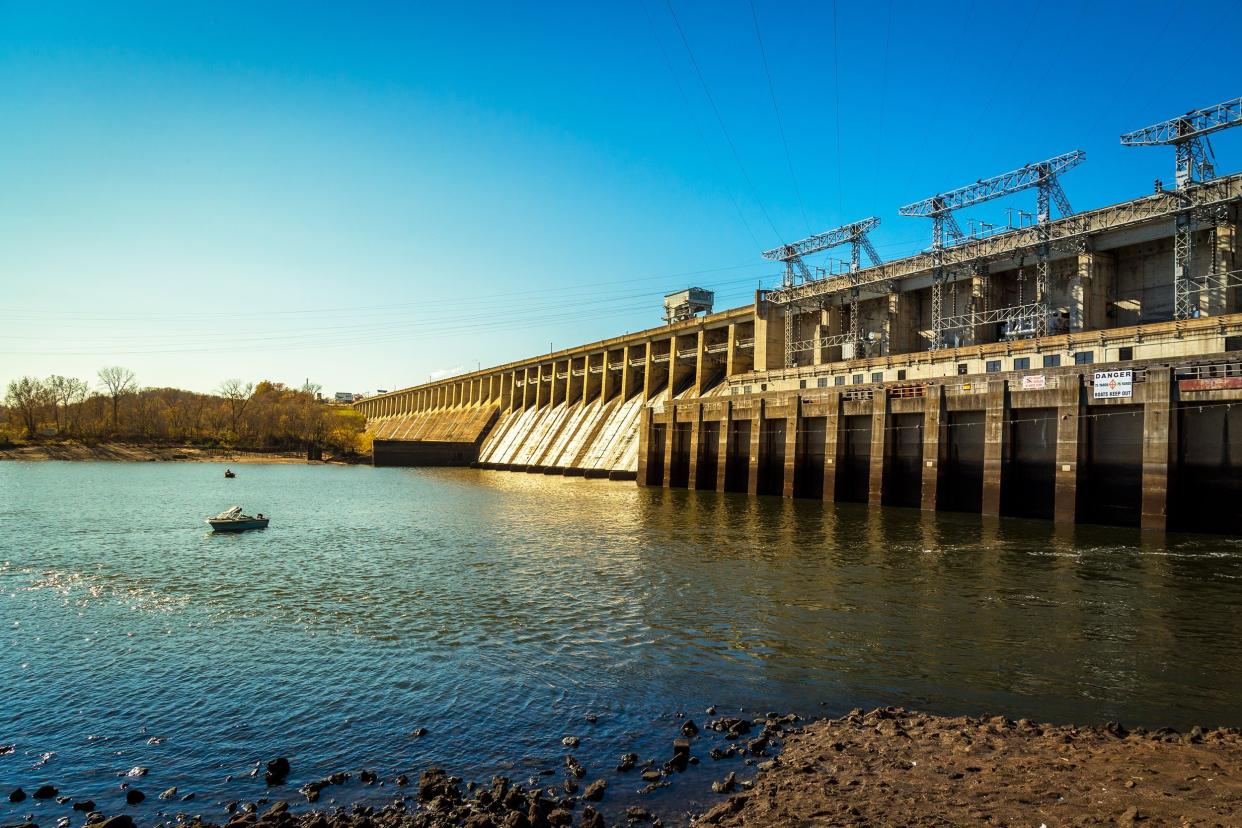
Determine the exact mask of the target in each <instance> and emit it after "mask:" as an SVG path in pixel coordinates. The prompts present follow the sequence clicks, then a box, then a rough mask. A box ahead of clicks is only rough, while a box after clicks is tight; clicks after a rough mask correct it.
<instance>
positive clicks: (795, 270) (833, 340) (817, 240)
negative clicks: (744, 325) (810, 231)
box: [763, 216, 880, 368]
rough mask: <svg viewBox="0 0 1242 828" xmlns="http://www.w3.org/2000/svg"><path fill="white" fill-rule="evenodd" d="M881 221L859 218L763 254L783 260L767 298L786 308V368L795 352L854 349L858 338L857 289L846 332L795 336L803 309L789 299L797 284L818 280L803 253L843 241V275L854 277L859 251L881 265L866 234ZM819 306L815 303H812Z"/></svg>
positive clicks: (849, 309)
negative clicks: (776, 284) (833, 347)
mask: <svg viewBox="0 0 1242 828" xmlns="http://www.w3.org/2000/svg"><path fill="white" fill-rule="evenodd" d="M879 223H880V220H879V218H877V217H875V216H871V217H870V218H865V219H863V220H862V221H856V222H854V223H852V224H846V225H842V226H841V227H837V228H835V229H833V230H827V231H825V232H823V233H817V234H816V235H814V236H810V237H808V238H805V239H802V240H801V241H796V242H793V243H791V244H784V245H781V246H780V247H774V248H772V249H771V250H767V251H765V252H764V254H763V258H765V259H767V260H769V261H773V262H784V264H785V274H784V277H783V278H782V281H781V287H780V288H779V289H777V290H773V291H769V292H768V299H769V301H772V302H775V303H778V304H783V305H784V308H785V367H786V368H792V367H793V366H794V365H795V363H796V362H797V358H798V354H799V353H801V352H803V351H807V350H810V349H812V348H822V347H828V346H831V345H844V344H847V343H850V344H852V345H853V347H854V349H855V351H857V348H858V343H859V342H860V341H861V336H862V334H861V331H860V330H859V318H858V291H857V289H855V290H853V291H851V293H850V295H849V301H848V313H849V323H848V332H847V333H845V334H841V335H839V336H833V337H818V338H812V339H800V338H799V336H798V331H797V327H798V315H799V314H800V313H801V312H802V311H803V310H804V309H805V308H806V305H805V304H804V303H801V302H798V301H797V300H795V299H793V298H792V292H793V290H794V288H795V287H797V286H798V285H799V284H801V285H807V284H813V283H815V282H816V281H817V280H816V279H815V278H814V277H813V276H812V274H811V270H810V268H808V267H807V266H806V262H805V261H803V257H804V256H812V255H814V254H816V253H822V252H823V251H825V250H830V249H832V248H834V247H840V246H841V245H843V244H848V245H849V246H850V265H849V268H850V269H849V272H848V273H847V274H846V278H847V279H849V278H854V277H856V276H857V274H858V273H859V267H860V266H861V264H862V254H863V253H866V254H867V258H868V259H870V260H871V264H872V265H878V264H880V256H879V254H878V253H876V251H875V247H873V246H872V244H871V241H870V239H868V238H867V233H868V232H870V231H871V230H872V229H874V228H875V227H876V226H877V225H878V224H879ZM815 307H818V306H815Z"/></svg>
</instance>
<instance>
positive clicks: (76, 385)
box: [45, 374, 89, 431]
mask: <svg viewBox="0 0 1242 828" xmlns="http://www.w3.org/2000/svg"><path fill="white" fill-rule="evenodd" d="M45 387H46V389H47V393H48V396H49V398H50V400H51V403H52V416H53V418H54V419H55V421H56V430H57V431H60V429H61V426H62V425H64V426H66V427H67V426H68V425H69V406H71V405H73V404H74V403H75V402H78V401H79V400H84V399H86V395H87V393H88V391H89V388H88V387H87V385H86V383H85V382H83V381H82V380H80V379H77V378H76V377H62V376H61V375H60V374H53V375H52V376H50V377H48V378H47V382H46V383H45ZM62 413H64V415H65V420H64V422H63V423H62V422H61V414H62Z"/></svg>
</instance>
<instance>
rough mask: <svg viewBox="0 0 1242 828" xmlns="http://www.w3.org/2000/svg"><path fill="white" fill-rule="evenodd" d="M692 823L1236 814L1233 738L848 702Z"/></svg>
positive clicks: (1241, 801) (1138, 821) (1075, 820)
mask: <svg viewBox="0 0 1242 828" xmlns="http://www.w3.org/2000/svg"><path fill="white" fill-rule="evenodd" d="M698 823H699V824H703V825H716V826H722V828H723V826H730V827H731V828H742V826H746V827H747V828H749V827H750V826H795V825H798V826H802V825H839V826H862V825H908V826H933V825H935V826H942V825H998V826H1000V825H1006V826H1031V828H1037V826H1041V825H1042V826H1047V828H1054V826H1062V825H1145V826H1146V825H1152V826H1154V825H1175V826H1217V825H1220V826H1231V825H1242V737H1240V736H1239V731H1238V730H1237V729H1235V728H1227V729H1218V730H1203V729H1201V728H1194V729H1192V730H1191V732H1189V733H1186V734H1180V733H1177V732H1175V731H1172V730H1168V729H1164V730H1158V731H1153V732H1148V731H1145V730H1142V729H1139V728H1135V729H1134V730H1132V731H1128V730H1127V729H1126V728H1124V727H1123V726H1121V725H1117V724H1111V725H1105V726H1102V727H1092V728H1080V727H1074V726H1060V725H1045V724H1035V723H1032V722H1029V721H1026V720H1020V721H1017V722H1014V721H1010V720H1009V719H1006V718H1004V717H1003V716H997V717H994V718H987V719H974V718H966V717H959V718H944V717H938V716H924V715H919V714H917V713H912V712H908V711H905V710H902V709H900V708H884V709H880V710H874V711H872V712H870V713H866V714H864V713H863V712H862V711H861V710H856V711H853V712H852V713H851V714H850V715H848V716H845V717H843V718H841V719H836V720H831V721H821V722H817V723H815V724H812V725H810V726H808V727H807V728H805V729H804V730H802V731H799V732H796V733H792V734H790V736H789V739H788V741H787V743H786V745H785V749H784V751H783V752H782V754H781V756H780V757H779V758H777V759H775V760H773V761H772V763H771V764H769V765H762V766H760V769H759V772H758V775H757V776H756V779H755V784H754V787H753V789H752V790H750V791H747V792H745V793H742V794H738V795H735V796H734V797H732V798H730V799H729V800H727V801H726V802H724V803H721V804H719V805H717V806H715V807H714V808H712V809H711V810H710V811H709V812H708V813H706V814H704V815H703V816H702V817H701V818H700V819H699V820H698Z"/></svg>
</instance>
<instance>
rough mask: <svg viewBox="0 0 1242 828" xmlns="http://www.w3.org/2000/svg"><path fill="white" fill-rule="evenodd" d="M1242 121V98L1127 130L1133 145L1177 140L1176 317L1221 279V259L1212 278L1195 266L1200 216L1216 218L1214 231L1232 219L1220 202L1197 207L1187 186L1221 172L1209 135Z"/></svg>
mask: <svg viewBox="0 0 1242 828" xmlns="http://www.w3.org/2000/svg"><path fill="white" fill-rule="evenodd" d="M1239 124H1242V98H1234V99H1232V100H1229V101H1223V102H1221V103H1218V104H1215V105H1213V106H1205V107H1204V108H1202V109H1195V110H1192V111H1190V112H1187V113H1186V114H1185V115H1179V116H1178V117H1176V118H1170V119H1169V120H1167V121H1161V122H1160V123H1158V124H1152V125H1151V126H1149V127H1143V128H1142V129H1136V130H1134V131H1133V132H1127V133H1126V134H1125V135H1122V136H1121V143H1122V145H1124V146H1127V147H1151V146H1172V147H1173V150H1174V158H1175V167H1174V173H1173V175H1174V178H1173V180H1174V182H1175V183H1176V187H1177V190H1176V191H1175V192H1174V193H1173V195H1175V196H1177V197H1179V198H1181V200H1182V202H1183V204H1184V205H1186V206H1185V208H1184V209H1182V210H1179V211H1178V213H1177V215H1176V216H1175V217H1174V233H1173V317H1174V318H1175V319H1189V318H1191V317H1192V316H1195V315H1196V314H1197V312H1198V310H1199V308H1198V306H1197V303H1196V301H1195V299H1194V297H1195V296H1196V295H1197V294H1199V293H1200V292H1202V291H1204V290H1207V289H1209V287H1210V283H1212V282H1216V281H1218V275H1217V273H1216V271H1217V262H1216V259H1215V256H1213V259H1212V267H1211V268H1210V270H1209V273H1208V274H1207V277H1206V279H1201V278H1197V277H1195V276H1194V274H1193V273H1192V270H1191V265H1192V262H1193V259H1194V230H1195V222H1196V221H1197V220H1202V221H1206V222H1208V223H1210V224H1211V226H1212V232H1213V234H1215V233H1216V229H1217V227H1219V226H1220V224H1221V222H1223V221H1224V220H1225V219H1226V212H1225V208H1223V207H1219V208H1216V209H1214V210H1211V211H1209V212H1208V213H1207V214H1206V215H1204V214H1203V213H1202V212H1196V211H1195V210H1194V209H1192V207H1191V203H1192V201H1191V199H1190V198H1189V197H1188V196H1187V190H1189V189H1190V188H1192V187H1194V186H1196V185H1199V184H1202V183H1203V182H1205V181H1210V180H1211V179H1213V178H1215V177H1216V158H1215V154H1214V153H1213V152H1212V145H1211V143H1210V142H1209V141H1208V139H1207V136H1208V135H1210V134H1211V133H1213V132H1219V131H1220V130H1222V129H1228V128H1229V127H1234V126H1238V125H1239Z"/></svg>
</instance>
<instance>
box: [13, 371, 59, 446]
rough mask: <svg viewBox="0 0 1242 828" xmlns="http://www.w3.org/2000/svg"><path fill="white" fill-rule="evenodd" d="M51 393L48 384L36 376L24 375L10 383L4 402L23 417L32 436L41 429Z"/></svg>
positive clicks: (27, 430)
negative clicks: (49, 393)
mask: <svg viewBox="0 0 1242 828" xmlns="http://www.w3.org/2000/svg"><path fill="white" fill-rule="evenodd" d="M48 399H49V395H48V390H47V386H46V385H44V384H43V383H42V382H40V381H39V380H38V379H37V378H36V377H22V378H21V379H15V380H13V381H11V382H10V383H9V387H8V391H7V392H6V393H5V395H4V402H5V404H6V405H8V406H9V407H10V408H12V409H13V410H15V411H17V413H18V414H19V415H20V416H21V418H22V424H23V425H25V426H26V433H27V434H29V435H30V436H31V437H33V436H34V435H35V432H36V431H38V429H39V423H40V421H41V420H42V413H43V409H44V408H46V407H47V403H48Z"/></svg>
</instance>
